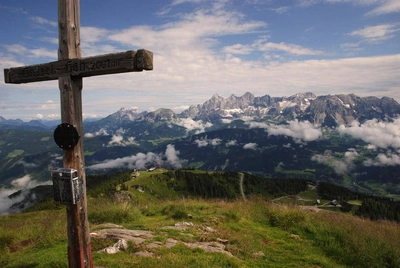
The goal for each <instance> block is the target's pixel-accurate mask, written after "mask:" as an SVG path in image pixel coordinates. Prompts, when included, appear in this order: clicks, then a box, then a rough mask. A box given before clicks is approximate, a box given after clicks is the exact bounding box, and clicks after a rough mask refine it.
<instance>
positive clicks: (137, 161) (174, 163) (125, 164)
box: [86, 144, 182, 170]
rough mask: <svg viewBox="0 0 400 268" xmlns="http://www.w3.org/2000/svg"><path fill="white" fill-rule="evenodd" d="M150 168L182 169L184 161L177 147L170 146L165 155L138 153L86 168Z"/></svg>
mask: <svg viewBox="0 0 400 268" xmlns="http://www.w3.org/2000/svg"><path fill="white" fill-rule="evenodd" d="M150 166H157V167H165V168H174V169H177V168H181V167H182V160H180V159H179V151H177V150H175V146H173V145H171V144H168V145H167V148H166V150H165V153H164V154H155V153H151V152H149V153H147V154H144V153H138V154H136V155H132V156H127V157H122V158H117V159H112V160H105V161H104V162H102V163H98V164H94V165H92V166H88V167H86V168H87V169H89V170H104V169H113V168H126V169H146V168H149V167H150Z"/></svg>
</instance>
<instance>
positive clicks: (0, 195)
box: [0, 163, 52, 216]
mask: <svg viewBox="0 0 400 268" xmlns="http://www.w3.org/2000/svg"><path fill="white" fill-rule="evenodd" d="M22 164H23V163H22ZM26 164H27V163H26ZM28 165H29V164H28ZM51 184H52V181H46V182H38V181H36V180H32V178H31V175H25V176H23V177H21V178H18V179H15V180H13V181H12V182H11V185H12V186H13V187H14V188H13V189H6V188H0V216H1V215H7V214H9V213H18V212H20V209H19V208H15V209H14V208H13V209H11V207H12V205H14V204H16V203H19V202H21V201H23V200H24V199H25V198H26V197H27V196H28V194H29V190H30V189H32V188H34V187H36V186H39V185H51ZM17 191H20V193H19V195H18V196H16V197H14V198H9V195H11V194H14V193H16V192H17ZM34 201H35V196H32V195H30V199H29V201H27V203H25V204H24V207H28V206H30V205H32V204H33V202H34Z"/></svg>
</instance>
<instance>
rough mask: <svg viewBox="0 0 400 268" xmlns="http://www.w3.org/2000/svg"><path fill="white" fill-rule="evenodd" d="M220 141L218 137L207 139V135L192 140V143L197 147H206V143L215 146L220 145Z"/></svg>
mask: <svg viewBox="0 0 400 268" xmlns="http://www.w3.org/2000/svg"><path fill="white" fill-rule="evenodd" d="M221 142H222V140H221V139H220V138H214V139H207V136H206V137H202V138H200V139H197V140H195V141H194V143H195V144H197V147H199V148H200V147H206V146H208V145H211V146H213V147H215V146H218V145H220V144H221Z"/></svg>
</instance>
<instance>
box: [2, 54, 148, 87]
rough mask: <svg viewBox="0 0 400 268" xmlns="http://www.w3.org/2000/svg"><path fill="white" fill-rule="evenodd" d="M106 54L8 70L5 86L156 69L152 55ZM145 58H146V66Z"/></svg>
mask: <svg viewBox="0 0 400 268" xmlns="http://www.w3.org/2000/svg"><path fill="white" fill-rule="evenodd" d="M138 54H139V55H137V53H136V52H135V51H133V50H130V51H126V52H120V53H113V54H106V55H100V56H94V57H88V58H82V59H67V60H60V61H54V62H49V63H45V64H38V65H32V66H22V67H16V68H10V69H5V70H4V71H5V74H6V75H5V76H4V80H5V82H6V83H15V84H19V83H29V82H37V81H48V80H55V79H58V78H59V77H63V76H79V77H89V76H95V75H104V74H113V73H124V72H141V71H143V70H152V69H153V54H152V53H151V52H150V51H146V50H140V51H138ZM143 55H145V56H146V59H145V64H144V63H143V59H144V58H143Z"/></svg>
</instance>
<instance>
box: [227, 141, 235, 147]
mask: <svg viewBox="0 0 400 268" xmlns="http://www.w3.org/2000/svg"><path fill="white" fill-rule="evenodd" d="M235 145H237V140H230V141H228V142H227V143H225V146H226V147H229V146H235Z"/></svg>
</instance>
